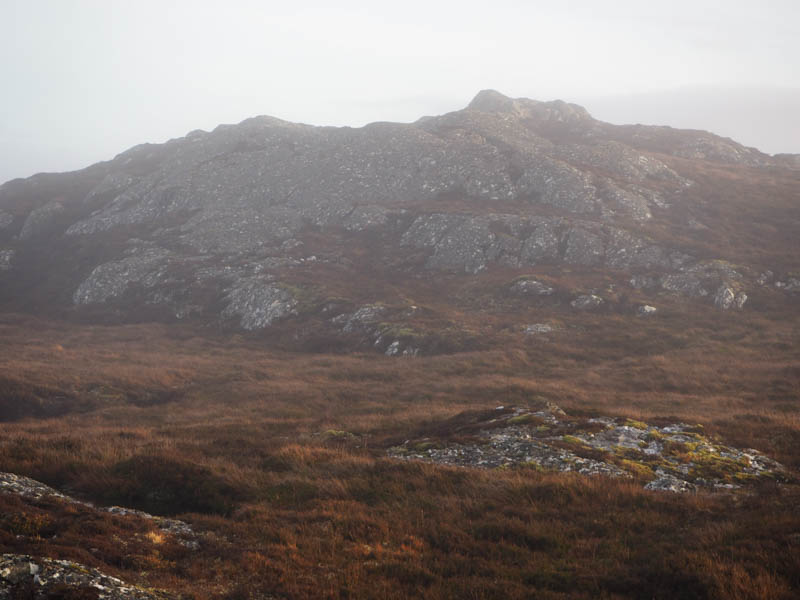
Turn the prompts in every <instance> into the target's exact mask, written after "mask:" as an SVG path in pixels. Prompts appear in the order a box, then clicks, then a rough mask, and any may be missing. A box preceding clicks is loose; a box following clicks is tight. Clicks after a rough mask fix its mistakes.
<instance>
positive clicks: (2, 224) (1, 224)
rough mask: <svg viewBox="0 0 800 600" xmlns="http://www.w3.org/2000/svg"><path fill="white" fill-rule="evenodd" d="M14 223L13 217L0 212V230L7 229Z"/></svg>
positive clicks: (2, 211)
mask: <svg viewBox="0 0 800 600" xmlns="http://www.w3.org/2000/svg"><path fill="white" fill-rule="evenodd" d="M13 222H14V215H12V214H11V213H7V212H6V211H4V210H0V230H3V229H7V228H8V227H10V226H11V224H12V223H13Z"/></svg>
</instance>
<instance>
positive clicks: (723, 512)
mask: <svg viewBox="0 0 800 600" xmlns="http://www.w3.org/2000/svg"><path fill="white" fill-rule="evenodd" d="M581 319H583V321H581V323H580V328H576V329H574V330H570V331H569V332H567V334H565V335H564V336H563V337H555V338H553V339H551V340H550V341H549V342H547V343H530V342H526V341H520V342H518V343H510V344H507V345H506V346H505V347H503V348H502V349H499V350H487V351H484V352H472V353H462V354H456V355H450V356H437V357H430V358H418V359H390V358H386V357H383V356H372V355H370V356H367V355H348V356H341V355H340V356H332V355H311V354H289V353H277V352H274V351H267V350H264V349H263V348H262V347H260V346H259V345H258V343H257V342H256V341H254V340H250V339H247V338H232V337H228V338H225V337H213V336H207V337H200V336H197V335H195V334H194V333H193V332H192V331H191V330H189V329H184V328H181V327H180V326H163V325H136V326H133V325H131V326H114V327H102V326H78V325H74V324H64V323H60V322H46V321H35V322H34V321H32V320H31V319H30V318H29V317H20V316H9V315H6V316H3V317H2V319H0V337H2V339H3V349H2V352H0V419H1V420H2V421H3V422H2V423H0V470H2V471H11V472H15V473H19V474H23V475H28V476H31V477H34V478H36V479H40V480H42V481H44V482H46V483H48V484H51V485H54V486H57V487H59V488H60V489H65V490H68V491H69V492H70V493H72V494H73V495H76V496H79V497H82V498H84V499H88V500H92V501H94V502H97V503H101V504H124V505H128V506H132V507H136V508H141V509H144V510H148V511H150V512H153V513H156V514H161V515H180V516H181V517H182V518H184V519H185V520H187V521H189V522H191V523H192V524H193V526H194V527H195V528H196V529H197V530H198V531H204V532H207V533H208V535H206V536H205V537H204V538H203V541H202V543H201V546H200V548H199V549H197V550H191V549H189V548H186V547H184V546H181V545H180V544H179V543H178V542H177V540H176V539H174V537H173V536H171V535H168V534H162V533H160V532H158V531H156V530H155V527H154V525H153V524H152V523H149V522H147V521H145V520H141V519H138V518H128V519H125V518H121V517H118V516H113V515H108V514H105V513H99V512H97V511H93V510H92V509H90V508H87V507H80V506H68V505H63V504H60V503H58V502H49V501H45V502H42V503H38V504H37V503H32V502H28V501H24V500H21V499H19V498H16V497H13V496H9V495H3V494H0V549H2V551H8V552H29V553H32V554H37V555H42V556H52V557H64V558H71V559H74V560H78V561H80V562H83V563H85V564H88V565H90V566H94V567H98V568H101V569H103V570H105V571H107V572H109V573H111V574H114V575H117V576H120V577H122V578H123V579H126V580H129V581H132V582H135V583H138V584H140V585H148V586H155V587H161V588H165V589H167V590H170V591H173V592H176V593H181V594H185V595H187V596H191V597H196V598H198V599H205V598H231V599H233V598H259V597H267V596H273V597H286V598H408V597H427V598H434V599H444V598H485V599H489V598H530V597H537V598H642V597H648V598H650V597H653V598H734V599H740V598H742V599H743V598H753V599H755V598H775V599H779V598H791V597H796V595H797V593H798V591H800V537H799V536H800V516H798V514H797V507H798V506H799V505H800V493H799V492H798V489H797V486H795V485H783V486H777V485H774V484H773V485H764V486H762V487H760V488H758V489H756V490H755V491H754V492H752V493H748V494H732V495H726V494H720V495H715V496H709V495H696V496H680V497H679V496H675V495H668V494H667V495H665V494H656V493H651V492H646V491H644V490H642V489H641V487H640V485H637V484H634V483H631V482H626V481H620V480H610V479H604V478H585V477H580V476H568V475H563V474H552V473H540V472H535V471H533V470H509V471H503V470H499V471H473V470H467V469H456V468H447V467H442V466H436V465H430V464H421V463H413V462H403V461H395V460H390V459H387V458H385V457H384V452H385V449H386V447H387V446H388V445H389V444H391V443H393V442H394V441H396V440H398V439H403V438H404V436H410V435H411V434H412V433H413V432H415V431H419V430H420V429H421V428H424V427H426V426H429V425H430V423H431V422H434V421H438V420H443V419H446V418H449V417H452V416H454V415H456V414H458V413H459V412H461V411H464V410H474V409H485V408H494V407H495V406H497V405H502V404H523V405H524V404H526V403H531V402H533V401H535V400H537V399H541V398H543V399H546V400H550V401H554V402H556V403H558V404H560V405H561V406H562V407H564V408H565V409H566V410H567V411H568V412H571V413H573V414H576V415H582V416H585V415H593V414H597V415H599V414H615V415H616V414H620V415H627V416H630V417H632V418H635V419H644V420H648V419H658V418H662V417H669V418H671V419H677V420H682V421H686V422H689V423H701V424H703V425H704V427H705V428H706V431H707V432H708V433H710V434H712V435H720V436H722V437H723V438H725V440H726V441H729V442H731V443H733V444H735V445H740V446H746V447H755V448H758V449H759V450H761V451H764V452H766V453H767V454H769V455H771V456H773V457H774V458H776V459H777V460H780V461H782V462H784V463H785V464H787V465H788V466H789V467H790V468H792V469H795V470H796V469H797V468H798V467H800V459H798V457H800V419H799V415H800V403H798V399H799V398H798V396H799V395H800V368H798V364H800V345H798V344H796V341H797V338H798V325H799V324H800V321H798V318H797V316H796V315H793V316H792V315H789V316H782V317H781V318H780V319H778V318H776V319H774V320H769V319H767V318H766V317H759V316H757V315H747V314H744V313H743V314H742V315H741V317H740V318H739V319H738V320H736V319H727V318H720V319H719V320H718V321H717V322H715V323H712V324H709V321H708V320H707V319H706V320H700V319H697V320H696V321H693V319H692V318H691V316H689V317H686V318H684V319H683V320H682V321H680V322H678V321H675V322H669V320H668V319H666V323H665V322H664V321H662V322H656V321H648V322H644V321H641V322H637V325H636V327H637V328H636V329H631V328H630V327H629V326H625V325H624V324H622V325H621V324H620V322H618V321H616V320H615V319H614V318H613V317H604V318H599V317H592V316H586V317H581ZM32 331H36V333H35V334H32V333H31V332H32ZM119 540H129V541H127V542H126V543H125V544H122V543H120V541H119Z"/></svg>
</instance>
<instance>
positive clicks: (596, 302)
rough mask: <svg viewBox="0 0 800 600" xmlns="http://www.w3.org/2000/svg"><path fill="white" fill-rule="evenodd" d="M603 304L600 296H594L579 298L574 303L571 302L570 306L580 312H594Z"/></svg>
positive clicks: (588, 295) (586, 295)
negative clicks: (593, 310)
mask: <svg viewBox="0 0 800 600" xmlns="http://www.w3.org/2000/svg"><path fill="white" fill-rule="evenodd" d="M602 304H603V299H602V298H601V297H600V296H595V295H594V294H585V295H583V296H578V297H577V298H575V299H574V300H573V301H572V302H570V306H572V307H573V308H577V309H578V310H592V309H594V308H598V307H600V306H601V305H602Z"/></svg>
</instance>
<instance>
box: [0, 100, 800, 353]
mask: <svg viewBox="0 0 800 600" xmlns="http://www.w3.org/2000/svg"><path fill="white" fill-rule="evenodd" d="M795 159H796V157H792V156H786V155H783V156H778V157H770V156H768V155H765V154H762V153H760V152H758V151H757V150H755V149H752V148H745V147H743V146H741V145H739V144H737V143H736V142H734V141H732V140H729V139H724V138H720V137H718V136H715V135H712V134H710V133H706V132H702V131H682V130H675V129H671V128H668V127H650V126H640V125H634V126H615V125H610V124H607V123H603V122H600V121H597V120H595V119H593V118H592V117H591V116H590V115H589V114H588V113H587V112H586V110H585V109H583V108H581V107H580V106H576V105H573V104H568V103H566V102H562V101H554V102H538V101H534V100H528V99H516V100H515V99H511V98H508V97H505V96H503V95H501V94H500V93H498V92H495V91H488V90H487V91H482V92H480V93H479V94H478V95H477V96H476V97H475V99H474V100H473V101H472V102H471V103H470V104H469V105H468V106H467V107H466V108H465V109H463V110H460V111H456V112H453V113H449V114H446V115H442V116H437V117H425V118H422V119H420V120H419V121H417V122H415V123H411V124H396V123H373V124H371V125H368V126H366V127H363V128H359V129H352V128H332V127H313V126H308V125H302V124H296V123H288V122H285V121H281V120H278V119H275V118H271V117H256V118H253V119H248V120H246V121H244V122H242V123H240V124H238V125H223V126H219V127H217V128H216V129H215V130H214V131H212V132H205V131H194V132H191V133H189V134H188V135H187V136H186V137H184V138H180V139H175V140H171V141H169V142H167V143H165V144H144V145H141V146H136V147H134V148H131V149H130V150H128V151H126V152H123V153H122V154H120V155H118V156H117V157H115V158H114V159H113V160H111V161H108V162H104V163H99V164H96V165H93V166H91V167H88V168H87V169H84V170H82V171H76V172H73V173H64V174H40V175H35V176H33V177H31V178H29V179H25V180H14V181H10V182H8V183H6V184H4V185H3V186H2V187H0V307H1V308H3V309H4V310H13V311H22V312H38V313H46V314H56V315H58V316H59V317H68V318H77V319H88V320H93V321H108V320H113V321H124V322H130V321H137V320H143V319H144V320H150V319H157V320H168V321H169V320H190V321H195V322H197V323H200V324H203V325H209V326H214V327H219V326H222V327H224V328H231V329H237V328H238V329H243V330H248V331H254V332H262V333H263V334H265V335H264V338H265V339H269V340H271V341H273V342H275V343H278V344H282V345H284V346H289V347H300V348H312V349H316V348H321V349H333V348H374V349H376V350H377V351H380V352H383V353H387V354H390V355H395V354H396V355H402V354H406V355H408V354H417V353H420V352H422V353H436V352H443V351H453V350H458V349H460V348H464V347H471V346H472V345H474V344H476V343H479V339H482V340H486V339H489V338H490V337H491V336H489V337H488V338H487V336H486V335H485V334H486V333H487V330H486V329H485V328H486V327H489V328H490V329H492V328H494V329H492V331H496V330H498V328H508V327H509V325H508V323H505V324H503V325H502V326H501V325H499V324H494V323H492V322H491V320H489V321H487V319H486V315H487V314H490V315H514V321H515V322H514V323H513V325H512V326H511V328H512V329H513V330H514V331H515V332H516V333H517V334H518V335H519V336H526V335H536V334H539V333H542V332H550V331H552V330H553V329H554V328H557V327H558V326H559V323H561V324H562V325H563V323H565V322H569V320H570V319H572V318H575V315H580V314H581V313H585V312H587V311H589V312H595V313H598V314H618V315H623V316H625V317H629V318H631V319H635V318H638V317H641V316H651V317H652V316H654V315H657V314H658V313H659V312H660V311H663V310H664V309H666V310H672V311H685V310H693V311H697V310H700V311H703V310H709V311H711V312H709V314H710V315H711V316H710V317H709V318H714V317H713V315H714V314H717V313H716V312H715V311H718V310H723V311H738V310H774V309H781V308H782V307H783V308H786V307H791V306H792V305H793V303H794V302H796V300H795V299H796V297H797V296H796V294H797V293H798V292H800V259H798V256H800V255H798V253H797V252H796V250H797V241H796V232H797V231H800V171H799V170H798V169H797V161H796V160H795ZM793 250H794V252H793ZM489 333H491V331H490V332H489Z"/></svg>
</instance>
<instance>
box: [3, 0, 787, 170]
mask: <svg viewBox="0 0 800 600" xmlns="http://www.w3.org/2000/svg"><path fill="white" fill-rule="evenodd" d="M798 17H800V9H798V7H797V4H796V3H794V2H786V1H772V2H761V3H752V2H718V1H705V2H685V1H681V2H672V3H670V4H669V5H668V6H653V5H643V4H641V3H638V2H629V1H625V2H613V3H597V2H588V1H584V0H581V1H572V2H564V3H560V4H559V5H558V6H553V5H551V4H549V3H541V2H534V3H530V2H513V1H508V0H506V1H500V2H496V3H493V4H492V5H491V6H488V5H486V4H485V3H478V2H458V3H455V2H446V3H444V2H443V3H435V4H431V3H425V2H409V3H405V4H404V5H403V6H402V7H399V6H388V5H384V6H381V5H376V4H375V3H367V2H352V1H349V2H340V3H336V4H335V5H330V4H327V3H323V2H308V3H305V4H304V5H303V7H302V8H291V7H289V6H288V5H286V4H282V3H275V2H247V1H241V2H235V3H223V2H170V3H159V2H139V3H135V4H132V3H127V2H99V1H97V2H92V1H82V2H70V3H64V2H53V1H50V2H36V3H30V2H20V1H16V0H6V1H5V2H3V3H2V4H0V20H2V22H3V23H4V30H3V37H2V40H0V77H2V81H3V88H4V93H3V96H2V99H0V114H1V115H2V117H0V159H1V160H0V181H5V180H8V179H11V178H15V177H26V176H29V175H31V174H33V173H35V172H40V171H64V170H71V169H77V168H80V167H83V166H86V165H88V164H90V163H93V162H96V161H100V160H107V159H109V158H111V157H113V156H114V155H116V154H117V153H119V152H121V151H123V150H124V149H126V148H128V147H130V146H133V145H135V144H139V143H143V142H162V141H165V140H167V139H169V138H173V137H178V136H182V135H185V134H186V133H187V132H188V131H191V130H193V129H197V128H202V129H206V130H208V129H212V128H213V127H215V126H216V125H218V124H219V123H235V122H239V121H241V120H243V119H246V118H248V117H251V116H254V115H259V114H267V115H273V116H276V117H279V118H282V119H286V120H290V121H299V122H305V123H311V124H316V125H349V126H361V125H364V124H366V123H369V122H372V121H378V120H381V121H383V120H388V121H401V122H409V121H414V120H416V119H417V118H419V117H420V116H422V115H426V114H440V113H443V112H447V111H451V110H457V109H459V108H461V107H462V106H463V105H464V104H465V103H466V102H467V101H468V99H469V98H471V97H472V96H474V94H475V93H476V92H477V91H478V90H480V89H484V88H494V89H498V90H500V91H502V92H503V93H505V94H507V95H509V96H512V97H519V96H525V97H529V98H536V99H539V100H551V99H556V98H561V99H564V100H567V101H570V102H575V103H578V104H582V105H584V106H586V107H587V109H588V110H589V111H590V112H591V113H593V114H594V116H595V117H597V118H599V119H605V120H609V121H611V122H615V123H623V122H636V121H641V122H644V123H648V124H662V125H672V126H677V127H692V128H700V129H709V130H712V131H714V132H715V133H719V134H721V135H725V136H728V137H732V138H734V139H736V140H737V141H739V142H741V143H743V144H745V145H748V146H755V147H757V148H759V149H760V150H762V151H764V152H767V153H776V152H798V151H800V146H798V143H797V141H796V140H798V139H800V130H799V129H798V108H797V107H798V104H799V103H798V102H797V98H798V96H799V95H800V92H798V88H799V87H800V86H799V85H798V80H797V73H798V72H800V65H798V56H800V42H798V40H800V31H798V25H797V23H798V22H800V19H799V18H798Z"/></svg>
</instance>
